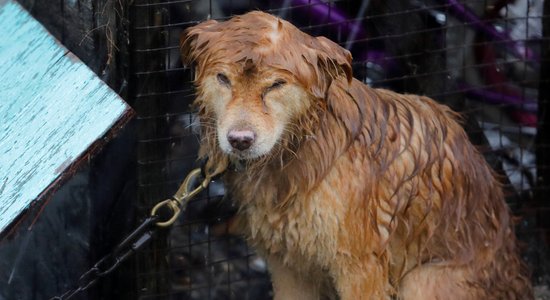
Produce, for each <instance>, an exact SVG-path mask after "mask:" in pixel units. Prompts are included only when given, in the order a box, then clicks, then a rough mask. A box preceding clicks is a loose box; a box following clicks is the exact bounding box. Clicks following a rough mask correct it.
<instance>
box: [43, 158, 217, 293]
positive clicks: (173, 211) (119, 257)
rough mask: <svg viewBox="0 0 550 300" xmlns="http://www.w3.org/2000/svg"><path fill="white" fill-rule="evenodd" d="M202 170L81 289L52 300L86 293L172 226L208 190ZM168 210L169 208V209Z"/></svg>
mask: <svg viewBox="0 0 550 300" xmlns="http://www.w3.org/2000/svg"><path fill="white" fill-rule="evenodd" d="M203 173H204V172H202V171H201V169H194V170H193V171H191V172H190V173H189V174H188V175H187V177H186V178H185V180H184V181H183V183H182V184H181V186H180V188H179V189H178V191H177V192H176V193H175V194H174V196H173V197H172V198H171V199H167V200H164V201H161V202H159V203H157V204H156V205H155V206H154V207H153V209H152V210H151V216H149V217H148V218H146V219H145V220H144V221H143V222H142V223H141V224H140V225H139V226H138V227H137V228H136V229H135V230H134V231H133V232H132V233H130V234H129V235H128V236H127V237H126V238H124V240H123V241H122V242H120V244H118V245H117V246H116V247H115V248H114V249H113V251H111V253H109V254H107V255H106V256H104V257H103V258H102V259H100V260H99V261H98V262H97V263H96V264H95V265H94V266H93V267H91V268H90V269H89V270H88V271H87V272H86V273H84V274H82V276H80V278H79V279H78V286H77V287H76V288H73V289H71V290H68V291H67V292H65V293H64V294H62V295H60V296H55V297H53V298H50V300H69V299H72V298H73V297H74V296H76V295H77V294H79V293H81V292H83V291H86V290H87V289H88V288H90V287H91V286H93V285H94V284H96V283H97V281H98V280H99V279H100V278H102V277H105V276H107V275H108V274H110V273H112V272H113V271H114V270H115V269H116V268H118V267H119V266H120V264H121V263H122V262H124V261H125V260H127V259H128V258H129V257H130V256H131V255H132V254H134V253H135V252H136V251H138V250H140V249H141V248H143V247H144V246H145V245H146V244H147V243H148V242H149V241H151V239H152V238H153V237H154V235H155V234H156V232H157V231H158V229H159V228H166V227H168V226H170V225H172V224H173V223H174V222H175V221H176V219H177V218H178V216H179V215H180V213H181V212H182V211H183V210H185V207H186V206H187V203H188V202H189V200H191V199H192V198H193V197H195V196H196V195H197V194H199V193H200V192H201V191H203V190H204V189H206V188H207V187H208V184H209V183H210V180H211V177H209V176H204V175H203ZM201 177H204V178H203V180H202V181H201V182H200V184H199V185H198V186H197V187H195V188H193V186H195V184H196V183H197V180H198V179H199V178H201ZM164 208H168V209H169V210H166V209H164Z"/></svg>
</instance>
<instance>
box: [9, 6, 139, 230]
mask: <svg viewBox="0 0 550 300" xmlns="http://www.w3.org/2000/svg"><path fill="white" fill-rule="evenodd" d="M0 37H1V38H0V234H1V233H2V231H3V230H4V229H6V227H7V226H9V225H10V224H11V223H12V222H13V221H14V220H15V219H16V218H17V217H18V216H19V215H20V214H21V213H22V212H23V211H25V210H26V209H27V208H28V207H29V206H30V205H31V203H33V201H35V200H36V199H39V198H40V197H41V195H44V193H45V191H47V190H49V189H50V188H51V187H52V185H53V184H54V183H55V182H56V181H57V182H58V181H59V178H60V177H62V176H63V175H64V173H63V172H64V171H65V172H66V171H67V168H68V167H70V166H74V164H75V162H76V161H77V160H78V159H81V158H82V157H83V156H84V155H85V154H86V153H87V151H88V150H89V149H88V148H89V147H90V146H91V145H92V144H94V143H95V142H96V141H98V140H100V139H102V138H103V137H104V136H106V135H107V133H109V132H110V130H109V129H110V128H111V127H112V126H114V125H115V124H120V123H121V122H120V120H122V119H124V118H126V117H127V116H128V115H129V114H130V109H129V107H128V106H127V105H126V104H125V103H124V101H122V99H121V98H120V97H119V96H118V95H117V94H116V93H115V92H113V91H112V90H111V89H110V88H109V87H108V86H107V85H106V84H104V83H103V82H102V81H101V80H100V79H99V78H98V77H97V76H96V75H95V74H94V73H93V72H92V71H91V70H90V69H89V68H88V67H86V66H85V65H84V64H83V63H82V62H81V61H80V60H79V59H78V58H76V57H75V56H74V55H73V54H72V53H70V52H69V51H68V50H67V49H66V48H65V47H63V46H62V45H61V44H59V43H58V42H57V41H56V40H55V39H54V38H53V37H52V36H51V35H50V34H49V33H48V32H47V31H46V30H45V29H44V27H43V26H42V25H40V24H39V23H38V22H37V21H36V20H35V19H33V18H32V17H31V16H30V15H29V14H28V13H27V11H25V10H24V9H23V8H22V7H21V6H20V5H19V4H17V3H16V2H14V1H12V0H0Z"/></svg>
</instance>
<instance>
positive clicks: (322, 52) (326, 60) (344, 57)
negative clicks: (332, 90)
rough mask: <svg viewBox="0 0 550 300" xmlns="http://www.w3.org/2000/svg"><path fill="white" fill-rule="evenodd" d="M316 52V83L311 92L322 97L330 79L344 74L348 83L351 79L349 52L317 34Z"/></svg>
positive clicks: (330, 81)
mask: <svg viewBox="0 0 550 300" xmlns="http://www.w3.org/2000/svg"><path fill="white" fill-rule="evenodd" d="M314 39H315V43H314V47H315V50H316V51H315V53H316V56H317V57H316V61H317V64H316V68H317V70H316V72H317V73H318V75H317V76H322V77H321V78H318V80H317V85H316V86H312V92H313V94H314V95H315V96H316V97H319V98H324V97H325V96H326V92H327V91H328V88H329V87H330V85H331V83H332V81H333V80H334V79H336V78H338V77H340V76H345V78H346V79H347V81H348V83H350V82H351V80H352V79H353V71H352V68H351V61H352V57H351V53H350V52H349V51H348V50H346V49H344V48H342V47H340V46H339V45H338V44H336V43H335V42H333V41H331V40H329V39H327V38H325V37H322V36H319V37H316V38H314Z"/></svg>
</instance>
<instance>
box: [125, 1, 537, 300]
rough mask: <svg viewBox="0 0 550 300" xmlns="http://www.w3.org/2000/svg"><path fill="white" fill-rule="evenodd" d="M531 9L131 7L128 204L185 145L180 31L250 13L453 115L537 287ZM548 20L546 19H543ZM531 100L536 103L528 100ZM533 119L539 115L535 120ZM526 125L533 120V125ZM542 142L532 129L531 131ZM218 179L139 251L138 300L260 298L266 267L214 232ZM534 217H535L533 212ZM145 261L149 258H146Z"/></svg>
mask: <svg viewBox="0 0 550 300" xmlns="http://www.w3.org/2000/svg"><path fill="white" fill-rule="evenodd" d="M542 6H543V5H542V1H519V0H518V1H479V0H466V1H451V0H449V1H435V0H434V1H414V0H411V1H397V0H392V1H374V0H373V1H362V2H360V1H345V0H341V1H313V0H309V1H308V0H302V1H300V0H293V1H290V0H287V1H238V0H234V1H153V0H139V1H135V3H134V4H133V5H132V7H131V11H132V13H131V16H132V18H131V22H130V24H131V37H132V39H131V43H132V44H133V47H132V57H133V60H132V65H133V68H134V71H133V74H132V78H133V80H134V84H133V89H132V90H133V97H135V107H136V109H137V110H138V113H139V115H140V117H139V130H138V131H139V133H138V134H139V143H138V149H139V150H138V151H139V171H138V173H139V174H140V175H139V190H140V195H141V197H140V204H141V205H142V206H143V207H145V208H146V207H149V206H150V205H151V204H152V203H153V202H154V201H156V200H158V199H160V198H163V197H166V196H168V195H169V194H171V193H172V192H173V191H174V190H175V189H176V185H177V184H178V183H179V181H180V180H181V179H182V176H184V174H185V173H186V171H188V170H189V169H190V168H191V165H192V164H193V161H194V155H195V152H196V150H197V144H198V138H197V136H196V132H195V131H194V130H195V129H196V128H195V123H196V122H195V120H194V116H193V114H192V109H191V108H190V107H189V104H190V103H191V102H192V100H193V86H192V83H191V79H192V78H193V74H191V71H190V70H187V69H185V68H183V67H182V65H181V62H180V60H179V46H178V43H179V35H180V32H181V31H182V30H183V29H184V28H186V27H188V26H190V25H193V24H196V23H197V22H199V21H203V20H205V19H207V18H216V19H225V18H228V17H230V16H231V15H233V14H240V13H244V12H246V11H249V10H251V9H261V10H265V11H268V12H270V13H272V14H275V15H278V16H280V17H282V18H284V19H287V20H289V21H291V22H292V23H294V24H295V25H297V26H299V27H300V28H301V29H302V30H304V31H306V32H308V33H310V34H312V35H324V36H327V37H328V38H330V39H332V40H334V41H336V42H337V43H339V44H340V45H342V46H343V47H346V48H348V49H350V50H351V52H352V54H353V56H354V65H353V67H354V74H355V77H357V78H359V79H360V80H363V81H364V82H366V83H368V84H370V85H371V86H375V87H386V88H390V89H393V90H396V91H399V92H403V93H416V94H425V95H428V96H430V97H433V98H434V99H436V100H438V101H439V102H442V103H445V104H448V105H450V106H451V107H452V108H454V109H455V110H457V111H460V112H461V113H463V115H464V117H465V127H466V128H467V131H468V134H469V135H470V137H471V139H472V140H473V141H474V143H476V144H477V145H478V146H479V148H480V149H481V151H482V152H483V153H484V155H485V156H486V157H487V159H488V160H489V162H490V163H491V164H492V166H493V167H494V168H495V169H497V170H498V172H499V173H500V174H501V175H502V180H503V182H504V184H505V188H506V191H507V194H508V202H509V204H510V205H511V207H512V208H513V209H514V211H515V212H516V213H517V214H523V215H524V218H523V222H522V223H521V226H520V229H519V234H520V237H521V238H522V239H523V240H525V241H526V242H527V245H528V247H526V251H525V252H526V256H527V257H528V258H529V259H530V261H531V263H532V264H533V265H534V266H536V267H537V268H536V269H535V277H536V278H535V279H536V280H537V281H538V282H544V281H545V280H547V279H546V277H545V276H546V275H544V274H547V273H546V269H545V268H546V267H545V264H546V263H547V259H548V257H547V256H546V255H545V254H544V253H545V252H544V251H545V250H544V249H545V247H546V244H545V243H544V242H543V235H544V232H545V230H543V228H541V226H540V220H539V219H540V217H539V219H537V212H540V211H541V206H542V207H544V209H543V210H542V211H547V207H548V202H547V201H541V200H540V199H539V201H538V202H536V201H534V200H535V187H536V184H537V168H539V170H540V169H541V168H547V166H545V165H539V166H537V164H536V159H535V157H536V156H535V152H536V150H535V149H536V143H535V137H536V134H537V127H536V126H537V124H539V126H541V125H540V124H543V120H542V118H541V116H542V117H544V115H541V114H540V113H539V115H538V116H537V111H538V112H540V111H541V110H542V109H544V106H545V105H546V106H547V102H545V101H546V100H544V99H543V98H541V95H539V84H541V85H542V82H547V81H548V78H542V79H541V77H540V72H541V66H544V63H546V64H548V62H545V59H547V57H545V56H541V43H542V42H541V41H545V39H544V38H543V35H542V20H543V19H544V18H543V16H544V12H543V7H542ZM547 13H548V12H547ZM539 98H541V99H542V100H543V101H538V99H539ZM537 118H538V119H537ZM537 122H538V123H537ZM539 135H540V133H539ZM222 197H223V187H221V186H220V185H219V184H216V185H214V187H213V188H211V189H210V193H209V194H208V195H204V196H203V197H202V198H201V199H197V200H196V201H193V202H192V203H191V205H190V207H189V209H188V211H187V213H186V215H185V216H184V218H183V219H182V221H181V223H180V224H178V225H177V226H176V227H175V228H173V229H172V230H171V232H170V233H169V234H168V235H167V239H166V241H163V242H160V243H159V244H157V245H155V247H154V249H151V250H150V251H151V253H145V254H143V255H142V257H143V259H144V261H141V260H140V261H141V262H140V267H138V269H139V272H140V273H139V278H140V281H139V282H140V283H139V290H140V295H141V297H142V298H143V299H157V298H158V299H165V298H167V297H168V296H169V298H171V299H243V298H246V299H264V298H269V295H270V292H269V289H270V284H269V281H268V280H267V277H268V276H267V271H266V269H265V263H264V262H263V261H262V260H261V259H260V258H258V257H256V256H255V255H254V254H253V253H252V251H251V250H250V249H248V248H247V247H246V245H245V243H244V242H243V241H242V240H241V239H239V238H238V237H235V236H232V235H228V234H227V232H226V229H227V225H228V222H230V221H231V219H230V216H231V214H232V212H233V211H234V207H233V206H232V205H231V203H230V200H229V199H223V200H222ZM538 214H539V215H540V213H538ZM147 257H149V258H150V257H154V259H152V260H150V261H148V262H145V261H147V259H146V258H147Z"/></svg>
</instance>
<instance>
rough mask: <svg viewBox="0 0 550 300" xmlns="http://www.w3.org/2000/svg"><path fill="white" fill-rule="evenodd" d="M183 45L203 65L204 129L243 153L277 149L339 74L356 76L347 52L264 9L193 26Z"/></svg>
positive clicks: (186, 55)
mask: <svg viewBox="0 0 550 300" xmlns="http://www.w3.org/2000/svg"><path fill="white" fill-rule="evenodd" d="M181 50H182V56H183V60H184V63H185V64H190V63H193V62H194V63H195V66H196V68H195V70H196V74H195V76H196V78H195V81H196V85H197V91H198V93H197V104H198V106H199V107H200V111H201V118H202V120H201V121H202V123H203V127H205V128H206V129H205V130H207V131H208V129H214V128H215V136H217V143H218V145H219V147H220V148H221V150H222V151H223V152H225V153H226V154H229V155H230V156H234V157H237V158H238V159H255V158H258V157H262V156H265V155H267V154H269V153H270V152H271V151H272V150H273V148H274V147H275V145H277V144H278V143H280V142H281V139H282V138H283V136H284V135H285V133H288V132H293V133H294V134H296V132H295V130H296V128H295V127H296V124H294V123H295V122H296V121H297V120H299V119H300V117H301V116H302V115H303V114H305V113H306V112H307V111H308V110H310V109H311V106H312V105H314V104H316V105H319V102H322V101H324V100H325V98H326V94H327V91H328V89H329V87H330V85H331V83H332V82H333V80H335V79H336V78H338V77H343V78H345V79H346V80H347V81H348V82H349V81H351V78H352V71H351V54H350V53H349V52H348V51H347V50H345V49H343V48H341V47H340V46H338V45H337V44H335V43H334V42H332V41H330V40H328V39H326V38H324V37H312V36H310V35H307V34H305V33H303V32H301V31H300V30H298V29H297V28H296V27H295V26H293V25H292V24H290V23H288V22H286V21H284V20H281V19H278V18H276V17H274V16H272V15H269V14H266V13H262V12H258V11H255V12H250V13H247V14H245V15H241V16H236V17H233V18H232V19H230V20H228V21H225V22H217V21H214V20H210V21H207V22H204V23H201V24H199V25H196V26H193V27H191V28H189V29H187V30H186V31H185V32H184V34H183V35H182V38H181ZM321 105H322V104H321ZM291 124H292V125H291Z"/></svg>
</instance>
